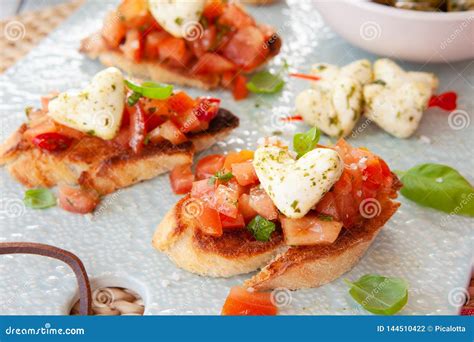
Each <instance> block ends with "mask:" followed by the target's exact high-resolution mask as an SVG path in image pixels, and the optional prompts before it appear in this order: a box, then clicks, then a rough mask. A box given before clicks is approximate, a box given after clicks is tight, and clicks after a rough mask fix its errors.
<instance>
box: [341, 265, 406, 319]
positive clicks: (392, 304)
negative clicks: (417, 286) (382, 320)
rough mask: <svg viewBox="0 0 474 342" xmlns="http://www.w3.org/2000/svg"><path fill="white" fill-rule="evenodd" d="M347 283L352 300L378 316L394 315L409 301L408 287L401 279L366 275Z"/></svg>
mask: <svg viewBox="0 0 474 342" xmlns="http://www.w3.org/2000/svg"><path fill="white" fill-rule="evenodd" d="M345 282H346V283H347V284H348V285H349V286H350V287H351V288H350V290H349V294H350V295H351V296H352V298H354V300H355V301H356V302H357V303H359V304H360V305H362V307H363V308H364V309H365V310H367V311H369V312H372V313H374V314H376V315H393V314H395V313H397V312H398V311H400V310H401V309H402V308H403V307H404V306H405V304H406V303H407V301H408V285H407V283H406V281H405V280H403V279H400V278H389V277H383V276H380V275H377V274H366V275H364V276H362V277H361V278H359V280H357V281H356V282H353V283H352V282H350V281H349V280H345Z"/></svg>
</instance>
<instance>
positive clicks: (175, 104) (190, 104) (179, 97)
mask: <svg viewBox="0 0 474 342" xmlns="http://www.w3.org/2000/svg"><path fill="white" fill-rule="evenodd" d="M195 105H196V102H195V101H194V99H193V98H192V97H190V96H189V95H187V94H186V93H185V92H184V91H179V92H177V93H176V94H173V95H172V96H170V97H169V98H168V107H169V108H170V109H171V110H173V111H175V112H176V113H178V114H183V113H185V112H187V111H188V110H190V109H193V108H194V106H195Z"/></svg>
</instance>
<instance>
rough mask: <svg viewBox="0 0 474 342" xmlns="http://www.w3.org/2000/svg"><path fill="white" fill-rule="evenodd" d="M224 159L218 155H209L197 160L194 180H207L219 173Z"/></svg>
mask: <svg viewBox="0 0 474 342" xmlns="http://www.w3.org/2000/svg"><path fill="white" fill-rule="evenodd" d="M224 160H225V157H224V156H223V155H220V154H211V155H209V156H206V157H204V158H202V159H201V160H199V162H198V163H197V165H196V178H197V179H198V180H199V179H207V178H210V177H212V176H214V175H215V174H216V172H217V171H220V170H221V169H222V167H223V166H224Z"/></svg>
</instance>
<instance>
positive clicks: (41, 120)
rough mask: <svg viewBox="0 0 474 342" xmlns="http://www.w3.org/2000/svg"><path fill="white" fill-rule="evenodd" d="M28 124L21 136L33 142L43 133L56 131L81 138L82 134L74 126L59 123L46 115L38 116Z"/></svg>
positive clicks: (70, 136) (74, 137)
mask: <svg viewBox="0 0 474 342" xmlns="http://www.w3.org/2000/svg"><path fill="white" fill-rule="evenodd" d="M29 126H30V127H28V129H27V130H26V131H25V132H24V133H23V137H25V139H27V140H29V141H31V142H33V139H34V138H35V137H36V136H38V135H40V134H43V133H58V134H61V135H63V136H66V137H69V138H73V139H81V138H82V137H83V136H84V133H82V132H80V131H78V130H75V129H74V128H70V127H67V126H64V125H61V124H59V123H57V122H55V121H54V120H53V119H51V118H49V117H48V116H41V117H38V119H37V120H35V121H32V122H30V124H29Z"/></svg>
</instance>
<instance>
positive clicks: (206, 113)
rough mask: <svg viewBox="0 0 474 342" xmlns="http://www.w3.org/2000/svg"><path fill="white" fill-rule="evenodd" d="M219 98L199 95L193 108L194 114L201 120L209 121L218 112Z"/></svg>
mask: <svg viewBox="0 0 474 342" xmlns="http://www.w3.org/2000/svg"><path fill="white" fill-rule="evenodd" d="M220 103H221V100H219V99H216V98H212V97H200V98H199V99H198V104H197V106H196V107H195V108H194V114H195V115H196V117H197V118H198V119H199V121H202V122H210V121H211V120H212V119H214V118H215V117H216V115H217V113H218V112H219V106H220Z"/></svg>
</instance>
